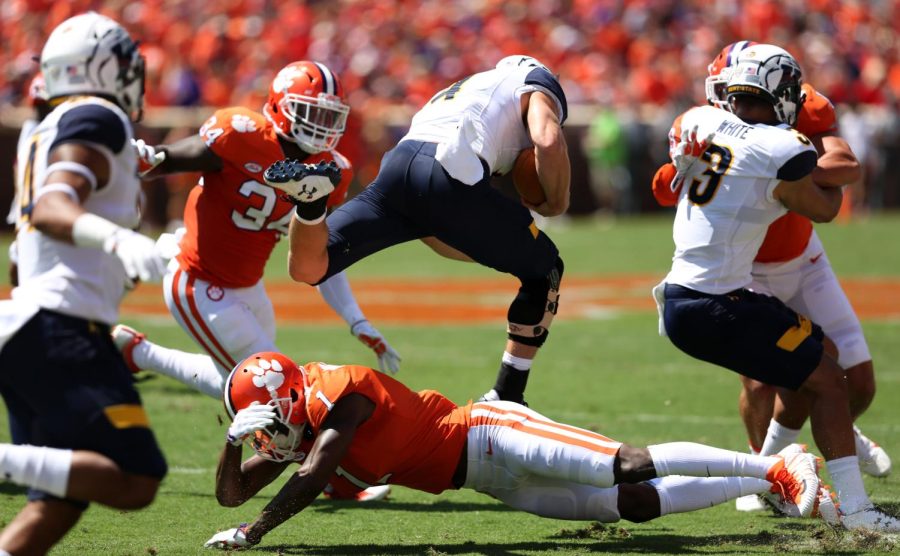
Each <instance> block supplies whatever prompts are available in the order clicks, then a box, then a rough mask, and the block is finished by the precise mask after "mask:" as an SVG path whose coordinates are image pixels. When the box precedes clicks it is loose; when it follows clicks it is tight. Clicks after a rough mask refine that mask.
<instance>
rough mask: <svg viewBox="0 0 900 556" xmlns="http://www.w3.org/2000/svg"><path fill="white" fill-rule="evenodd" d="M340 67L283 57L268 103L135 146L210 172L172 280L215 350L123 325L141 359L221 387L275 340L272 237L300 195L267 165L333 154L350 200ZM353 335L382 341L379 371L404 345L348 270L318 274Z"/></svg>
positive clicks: (133, 357) (151, 166)
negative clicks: (167, 141)
mask: <svg viewBox="0 0 900 556" xmlns="http://www.w3.org/2000/svg"><path fill="white" fill-rule="evenodd" d="M343 95H344V91H343V87H342V86H341V82H340V80H339V79H338V76H337V75H336V74H334V73H333V72H332V71H331V70H330V69H328V68H327V67H326V66H325V65H324V64H321V63H318V62H310V61H300V62H293V63H291V64H288V65H287V66H285V67H284V68H283V69H281V71H279V72H278V74H277V75H276V76H275V79H274V80H273V81H272V84H271V86H270V89H269V98H268V100H267V102H266V104H265V105H264V106H263V112H262V114H259V113H257V112H254V111H252V110H249V109H247V108H243V107H232V108H225V109H222V110H218V111H216V112H215V113H214V114H213V115H212V116H211V117H210V118H209V119H208V120H207V121H206V123H205V124H204V125H203V127H201V128H200V133H199V134H198V135H196V136H193V137H189V138H186V139H184V140H181V141H178V142H176V143H174V144H172V145H160V146H155V147H154V146H150V145H147V144H145V143H144V142H143V141H137V142H136V143H135V148H136V150H137V151H138V154H139V157H140V159H141V161H142V163H143V166H142V170H143V175H145V176H157V175H161V174H166V173H174V172H191V171H196V172H202V179H201V181H200V183H199V184H198V185H197V186H196V187H194V189H193V190H192V191H191V193H190V195H189V197H188V201H187V205H186V207H185V212H184V222H185V227H186V232H185V234H184V236H183V237H182V239H181V241H180V249H181V252H180V253H179V254H178V256H177V264H172V265H170V268H169V272H168V274H167V276H166V279H165V281H164V294H165V300H166V305H167V306H168V308H169V310H170V311H171V312H172V315H173V316H174V317H175V319H176V320H177V321H178V323H179V324H180V325H181V327H182V328H184V330H185V331H186V332H187V333H188V334H189V335H190V336H191V337H192V338H193V339H194V340H195V341H196V342H197V343H198V344H199V345H200V346H201V347H202V348H203V349H204V350H205V351H206V353H207V354H208V355H200V354H191V353H185V352H181V351H178V350H172V349H167V348H164V347H161V346H158V345H155V344H153V343H151V342H149V341H147V340H146V338H145V337H144V336H143V335H142V334H140V333H138V332H136V331H134V330H132V329H130V328H128V327H124V326H119V327H117V328H116V329H115V331H114V338H115V340H116V342H117V344H118V345H119V346H120V348H121V349H122V350H123V353H124V355H125V357H126V360H127V361H129V363H130V364H131V366H132V368H133V369H134V370H138V369H147V370H152V371H155V372H159V373H162V374H165V375H168V376H171V377H173V378H175V379H177V380H179V381H181V382H184V383H186V384H188V385H190V386H192V387H194V388H196V389H198V390H200V391H201V392H204V393H206V394H208V395H210V396H213V397H219V396H221V395H222V385H223V383H224V377H225V376H227V374H228V372H229V371H230V370H231V369H232V368H233V367H234V365H235V364H236V363H237V362H238V361H240V360H242V359H244V358H245V357H247V355H249V354H251V353H255V352H257V351H261V350H274V349H275V314H274V310H273V308H272V302H271V301H270V300H269V297H268V295H267V294H266V291H265V288H264V286H263V282H262V276H263V270H264V268H265V264H266V261H267V260H268V259H269V256H270V255H271V253H272V250H273V248H274V247H275V243H276V242H277V241H278V240H280V239H281V237H282V236H283V235H284V234H286V233H287V232H288V223H289V222H290V220H291V216H292V214H293V206H294V205H293V204H292V203H291V202H289V201H286V200H284V199H282V198H281V195H280V194H279V192H278V191H277V190H275V189H273V188H271V187H269V186H267V185H265V183H263V181H262V172H263V171H264V170H265V168H266V167H267V166H268V165H269V164H271V163H272V162H274V161H276V160H279V159H281V158H284V157H285V156H290V157H297V158H298V159H300V160H303V161H305V162H309V163H317V162H332V163H335V164H336V165H337V166H338V167H339V168H341V170H342V176H343V178H342V180H341V181H340V183H339V184H338V185H337V186H336V187H335V190H334V192H332V193H331V195H330V197H329V199H328V206H329V207H336V206H338V205H340V204H341V203H343V202H344V199H345V198H346V195H347V189H348V187H349V185H350V181H351V179H352V176H353V171H352V166H351V164H350V162H349V161H348V160H347V159H346V158H345V157H344V156H343V155H341V154H340V153H339V152H338V151H336V150H335V148H336V147H337V143H338V141H339V140H340V138H341V136H342V134H343V133H344V128H345V124H346V121H347V114H348V113H349V111H350V107H349V106H348V105H347V104H346V103H345V102H344V100H343ZM319 291H320V293H321V294H322V296H323V297H324V298H325V300H326V301H327V302H328V304H329V305H330V306H331V307H332V308H333V309H334V310H335V311H336V312H337V313H338V314H340V315H341V317H343V319H344V320H345V321H346V322H347V324H348V325H349V326H350V330H351V332H352V333H353V335H354V336H356V337H357V338H359V339H360V340H361V341H362V342H363V343H365V344H366V345H367V346H369V347H370V348H371V349H373V350H374V351H375V353H376V355H377V356H378V363H379V366H380V368H381V370H382V371H385V372H391V373H396V372H397V371H398V370H399V368H400V356H399V355H398V354H397V352H396V351H395V350H394V349H393V348H391V346H390V345H388V343H387V342H386V341H385V339H384V337H383V336H382V335H381V334H380V333H379V332H378V331H377V330H376V329H375V328H374V327H373V326H372V325H371V324H370V323H369V321H368V320H367V319H366V317H365V316H364V315H363V312H362V311H361V310H360V308H359V305H358V304H357V302H356V300H355V299H354V297H353V294H352V292H351V290H350V285H349V283H348V282H347V278H346V276H345V275H344V274H343V273H341V274H339V275H335V276H334V277H333V278H332V279H330V280H328V281H327V282H324V283H323V284H321V285H320V286H319Z"/></svg>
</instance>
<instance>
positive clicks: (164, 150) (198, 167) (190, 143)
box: [132, 135, 222, 178]
mask: <svg viewBox="0 0 900 556" xmlns="http://www.w3.org/2000/svg"><path fill="white" fill-rule="evenodd" d="M132 147H133V148H134V150H135V153H137V157H138V174H139V175H140V176H141V177H142V178H154V177H157V176H161V175H165V174H177V173H179V172H217V171H219V170H221V169H222V159H221V158H220V157H219V155H217V154H216V153H214V152H213V151H212V150H211V149H210V148H209V147H207V146H206V143H205V142H204V140H203V138H202V137H200V136H199V135H192V136H190V137H185V138H184V139H181V140H180V141H176V142H175V143H172V144H171V145H156V146H153V145H148V144H147V143H145V142H144V141H143V140H142V139H136V140H132Z"/></svg>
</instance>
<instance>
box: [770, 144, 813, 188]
mask: <svg viewBox="0 0 900 556" xmlns="http://www.w3.org/2000/svg"><path fill="white" fill-rule="evenodd" d="M818 159H819V157H818V156H817V155H816V151H803V152H802V153H800V154H798V155H795V156H794V157H793V158H791V159H790V160H788V161H787V162H785V163H784V164H782V165H781V168H779V169H778V174H777V175H776V177H777V178H778V179H780V180H784V181H797V180H799V179H801V178H804V177H806V176H807V175H809V174H810V173H811V172H812V171H813V170H815V168H816V162H817V161H818Z"/></svg>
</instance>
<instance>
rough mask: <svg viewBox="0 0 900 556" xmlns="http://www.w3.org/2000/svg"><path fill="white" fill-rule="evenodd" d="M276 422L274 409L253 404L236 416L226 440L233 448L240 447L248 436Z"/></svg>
mask: <svg viewBox="0 0 900 556" xmlns="http://www.w3.org/2000/svg"><path fill="white" fill-rule="evenodd" d="M274 422H275V408H274V407H272V406H271V405H262V404H260V403H259V402H253V403H251V404H250V405H248V406H247V407H245V408H244V409H242V410H240V411H238V412H237V413H236V414H235V416H234V421H232V422H231V426H229V427H228V433H227V434H226V435H225V440H226V441H228V443H229V444H231V445H232V446H239V445H240V444H241V442H243V441H244V439H245V438H247V436H248V435H250V434H253V433H254V432H256V431H258V430H261V429H264V428H266V427H268V426H269V425H271V424H272V423H274Z"/></svg>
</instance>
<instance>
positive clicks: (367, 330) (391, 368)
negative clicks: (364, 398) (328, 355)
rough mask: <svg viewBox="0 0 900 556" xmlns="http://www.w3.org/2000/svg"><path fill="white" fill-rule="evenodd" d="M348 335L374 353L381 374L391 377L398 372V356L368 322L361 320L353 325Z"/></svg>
mask: <svg viewBox="0 0 900 556" xmlns="http://www.w3.org/2000/svg"><path fill="white" fill-rule="evenodd" d="M350 333H351V334H353V335H354V336H356V337H357V338H359V341H360V342H362V343H364V344H366V345H367V346H368V347H369V348H370V349H371V350H372V351H374V352H375V355H377V356H378V368H379V369H381V372H383V373H390V374H392V375H395V374H397V373H398V372H400V361H401V359H400V354H399V353H397V351H396V350H394V348H392V347H391V346H390V344H388V343H387V340H385V339H384V336H382V335H381V332H379V331H378V330H376V329H375V327H374V326H372V324H371V323H370V322H369V321H367V320H361V321H359V322H357V323H355V324H354V325H353V327H352V328H351V329H350Z"/></svg>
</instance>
